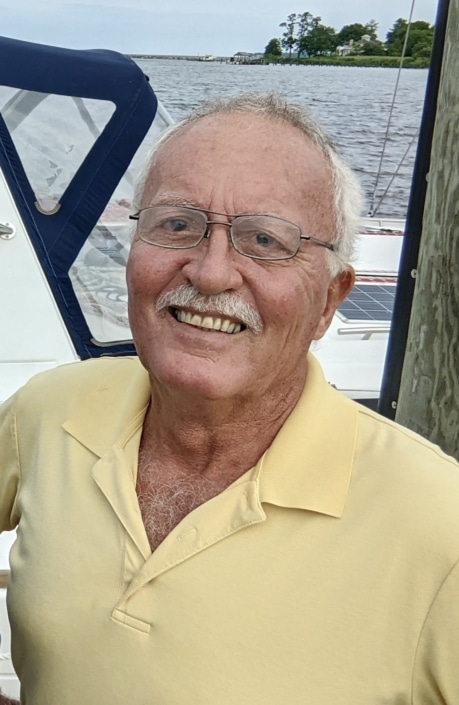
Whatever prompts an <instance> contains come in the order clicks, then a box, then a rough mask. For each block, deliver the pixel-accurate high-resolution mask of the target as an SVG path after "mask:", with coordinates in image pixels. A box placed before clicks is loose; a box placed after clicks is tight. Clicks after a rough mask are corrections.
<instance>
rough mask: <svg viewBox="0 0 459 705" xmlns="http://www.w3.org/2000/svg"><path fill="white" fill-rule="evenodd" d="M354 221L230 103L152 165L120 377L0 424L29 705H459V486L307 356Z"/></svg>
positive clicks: (324, 158)
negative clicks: (130, 343)
mask: <svg viewBox="0 0 459 705" xmlns="http://www.w3.org/2000/svg"><path fill="white" fill-rule="evenodd" d="M359 202H360V196H359V190H358V187H357V186H356V184H355V181H354V179H353V177H352V175H351V173H350V172H349V170H348V169H347V168H346V167H345V165H344V164H343V163H342V162H341V160H340V158H339V157H338V156H337V154H336V152H335V150H334V148H333V146H332V145H331V144H330V143H329V141H328V140H327V138H326V137H325V136H324V135H323V133H322V132H321V130H320V129H319V128H318V127H317V125H315V123H314V122H313V121H312V120H311V119H310V118H309V117H308V116H307V115H306V114H305V113H304V111H303V110H301V109H300V108H298V107H294V106H289V105H286V104H284V103H283V101H282V100H280V99H278V98H275V97H273V96H252V95H248V96H241V97H238V98H234V99H231V100H229V101H226V102H222V103H219V104H217V105H213V106H211V107H209V108H206V109H203V110H201V111H199V112H198V113H197V114H195V115H194V116H192V118H190V119H189V120H188V121H185V123H183V124H181V125H179V126H178V127H176V128H175V129H174V130H173V131H172V132H171V133H170V134H169V135H168V136H166V138H165V139H163V140H162V142H161V143H160V144H159V146H158V147H157V149H156V151H155V153H154V155H153V157H152V159H151V161H150V162H149V164H148V167H147V169H146V170H145V173H144V177H143V179H142V182H141V187H140V189H139V204H138V205H139V210H138V213H137V214H135V216H134V217H135V218H136V220H137V229H136V234H135V236H134V240H133V243H132V249H131V253H130V258H129V262H128V271H127V277H128V287H129V307H130V320H131V326H132V331H133V335H134V339H135V342H136V347H137V351H138V355H139V359H140V363H141V364H140V363H139V362H138V361H137V360H135V359H118V360H107V359H104V360H99V361H91V362H88V363H79V364H77V365H70V366H64V367H62V368H60V369H58V370H56V371H53V372H52V373H47V374H45V375H41V376H39V377H37V378H35V379H34V380H32V381H31V382H30V383H29V384H28V385H26V387H25V388H24V389H23V390H22V391H21V392H19V393H18V394H17V395H15V397H14V398H13V399H12V400H10V402H8V403H7V404H6V405H5V408H2V411H1V427H0V442H1V447H2V483H1V497H0V499H1V501H0V508H1V510H2V511H1V525H2V528H4V529H7V528H11V527H13V526H16V525H18V540H17V543H16V545H15V546H14V547H13V550H12V555H11V566H12V572H11V583H10V590H9V597H8V602H9V612H10V618H11V623H12V635H13V658H14V664H15V667H16V669H17V671H18V674H19V676H20V678H21V683H22V698H23V701H24V703H26V704H27V705H44V703H46V704H47V705H62V704H63V703H65V704H66V705H77V704H78V705H80V704H81V703H85V704H87V705H89V704H92V703H94V704H97V705H99V704H100V703H107V704H108V703H110V704H115V703H123V705H124V704H125V703H131V704H132V705H147V704H150V703H151V704H152V705H153V704H155V705H191V704H196V705H216V704H218V705H253V704H254V703H263V704H264V705H267V704H271V703H272V704H273V705H274V704H276V705H278V704H279V703H289V704H293V703H311V704H312V703H313V704H314V705H350V704H351V703H352V705H383V703H384V704H385V705H386V704H389V703H390V704H391V705H408V704H410V705H434V704H435V705H440V704H442V705H444V704H445V703H447V704H448V705H453V703H454V704H457V703H458V702H459V677H458V676H457V674H456V662H457V658H458V650H459V646H458V639H457V633H458V632H457V630H458V625H459V605H458V600H457V594H458V592H457V591H458V589H459V582H458V581H459V572H458V568H457V567H456V568H455V565H456V566H457V561H458V558H459V511H458V510H459V473H458V467H457V464H456V463H455V462H454V461H453V460H452V459H450V458H447V457H446V456H445V455H443V454H442V453H441V451H440V450H439V449H437V448H435V447H433V446H432V445H430V444H429V443H427V442H425V441H424V440H422V439H421V438H419V437H418V436H416V435H414V434H412V433H410V432H409V431H407V430H405V429H403V428H401V427H398V426H396V425H395V424H392V423H390V422H388V421H386V420H385V419H382V418H380V417H378V416H377V415H376V414H374V413H372V412H370V411H368V410H366V409H365V408H363V407H359V406H358V405H357V404H354V403H353V402H351V401H349V400H347V399H345V398H344V397H342V396H341V395H340V394H339V393H338V392H336V391H335V390H333V389H332V388H331V387H330V386H329V385H327V383H326V381H325V380H324V379H323V376H322V373H321V370H320V368H319V366H318V364H317V362H316V361H315V360H314V358H313V357H312V356H307V354H306V353H307V351H308V349H309V347H310V346H311V343H312V342H313V341H314V340H316V339H318V338H320V337H321V336H322V335H323V334H324V332H325V330H326V329H327V326H328V325H329V323H330V320H331V318H332V316H333V314H334V312H335V310H336V308H337V306H338V304H339V303H340V301H341V300H342V299H343V297H344V296H345V295H346V294H347V293H348V292H349V290H350V288H351V287H352V284H353V271H352V267H351V266H350V264H349V261H350V253H351V249H352V247H351V246H352V236H353V232H354V230H355V222H356V218H357V215H358V206H359Z"/></svg>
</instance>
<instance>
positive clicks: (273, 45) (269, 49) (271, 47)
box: [265, 39, 282, 56]
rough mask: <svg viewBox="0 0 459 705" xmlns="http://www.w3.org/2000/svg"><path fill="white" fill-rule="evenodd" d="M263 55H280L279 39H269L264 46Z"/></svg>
mask: <svg viewBox="0 0 459 705" xmlns="http://www.w3.org/2000/svg"><path fill="white" fill-rule="evenodd" d="M265 56H282V49H281V44H280V40H279V39H270V40H269V42H268V43H267V45H266V47H265Z"/></svg>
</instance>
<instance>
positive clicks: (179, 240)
mask: <svg viewBox="0 0 459 705" xmlns="http://www.w3.org/2000/svg"><path fill="white" fill-rule="evenodd" d="M216 223H219V224H220V223H221V224H223V225H227V226H229V227H231V240H232V242H233V245H234V247H235V249H236V250H237V251H238V252H239V253H240V254H242V255H246V256H247V257H253V258H256V259H272V260H274V259H288V258H290V257H293V256H294V255H295V254H296V252H297V251H298V248H299V244H300V235H301V233H300V229H299V227H298V226H297V225H295V224H294V223H289V222H288V221H285V220H282V219H281V218H276V217H274V216H268V215H240V216H235V217H234V218H233V220H232V222H231V223H229V222H228V223H225V222H224V221H215V220H213V219H208V218H207V215H206V214H205V213H204V212H203V211H199V210H193V209H191V208H184V207H176V206H151V207H150V208H145V209H143V210H141V211H140V213H139V220H138V230H137V232H138V235H139V237H140V238H141V239H142V240H144V241H145V242H149V243H151V244H153V245H158V246H159V247H168V248H175V249H186V248H190V247H195V246H196V245H197V244H199V242H200V241H201V240H202V238H203V237H204V235H205V234H206V232H207V230H208V227H209V225H212V224H216Z"/></svg>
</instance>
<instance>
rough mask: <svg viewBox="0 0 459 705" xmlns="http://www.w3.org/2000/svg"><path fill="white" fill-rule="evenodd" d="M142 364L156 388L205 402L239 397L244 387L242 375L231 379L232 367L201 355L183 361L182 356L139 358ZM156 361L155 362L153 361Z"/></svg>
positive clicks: (232, 375)
mask: <svg viewBox="0 0 459 705" xmlns="http://www.w3.org/2000/svg"><path fill="white" fill-rule="evenodd" d="M140 359H141V362H142V364H143V366H144V367H145V368H146V369H147V371H148V372H149V373H150V376H151V378H152V379H153V380H154V382H156V384H157V385H158V386H159V387H162V388H164V389H166V390H168V391H170V392H174V393H176V394H184V395H185V396H188V395H190V396H194V397H196V398H201V399H207V400H209V401H219V400H225V399H230V398H232V397H240V396H241V395H242V394H243V392H244V389H245V385H244V384H243V382H242V375H240V374H239V375H238V376H237V380H236V379H234V372H235V366H234V365H232V366H231V368H230V369H228V367H227V366H226V365H224V364H219V363H215V362H212V361H211V360H208V359H205V358H202V359H196V358H195V357H194V356H191V359H188V360H184V359H183V357H182V356H181V355H180V356H176V357H175V359H174V356H173V355H169V356H167V360H164V359H163V360H161V361H157V360H156V361H153V360H150V361H149V360H145V359H142V357H140ZM155 363H157V364H155Z"/></svg>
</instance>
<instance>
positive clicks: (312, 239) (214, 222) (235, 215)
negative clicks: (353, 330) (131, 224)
mask: <svg viewBox="0 0 459 705" xmlns="http://www.w3.org/2000/svg"><path fill="white" fill-rule="evenodd" d="M163 206H164V207H166V208H168V207H169V208H174V207H176V208H184V209H185V210H189V211H194V212H195V213H202V215H204V216H205V218H206V229H205V230H204V232H203V234H202V235H201V237H200V238H199V240H198V241H197V242H196V243H195V244H194V245H190V246H187V247H174V245H158V244H157V243H155V242H150V241H149V240H145V239H144V238H143V237H141V235H138V237H139V239H140V240H142V242H145V243H146V244H147V245H153V246H154V247H162V248H163V249H166V250H192V249H193V248H194V247H197V246H198V245H200V244H201V242H202V241H203V240H205V239H207V240H208V239H209V238H210V236H211V234H212V232H211V227H209V226H212V225H225V226H226V227H227V228H229V233H228V235H229V241H230V242H231V244H232V246H233V247H234V249H235V250H236V252H237V253H238V254H240V255H242V257H248V258H249V259H255V260H260V261H261V262H284V261H286V260H289V259H293V258H294V257H296V256H297V254H298V252H299V251H300V247H301V240H306V241H308V242H313V243H314V244H316V245H320V246H321V247H326V248H327V250H329V251H330V252H335V253H336V248H335V245H334V244H333V243H332V242H326V241H325V240H320V239H319V238H317V237H313V236H312V235H304V233H303V232H302V231H301V228H300V226H299V225H297V224H296V223H293V222H292V221H291V220H287V219H286V218H281V217H279V216H277V215H272V214H271V213H219V212H218V211H205V210H203V209H202V208H196V207H195V206H188V205H183V204H178V203H156V204H153V205H152V206H146V207H145V208H139V210H138V211H136V212H135V213H132V214H130V215H129V219H130V220H135V221H137V222H138V221H139V220H140V214H141V213H142V212H143V211H147V210H150V209H151V208H158V207H160V208H161V207H163ZM207 214H210V215H221V216H223V217H225V218H231V220H230V221H229V222H225V221H221V220H209V219H208V218H207ZM254 216H255V217H256V216H260V217H262V218H263V217H264V218H274V219H275V220H280V221H283V222H284V223H288V224H289V225H293V226H294V227H295V228H298V232H299V238H298V248H297V250H296V252H294V253H293V254H291V255H289V256H288V257H276V258H269V257H254V256H253V255H248V254H246V253H245V252H241V251H240V250H238V248H237V247H236V244H235V242H234V239H233V230H232V228H233V222H234V221H235V220H236V219H237V218H246V217H254ZM137 234H138V233H137Z"/></svg>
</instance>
